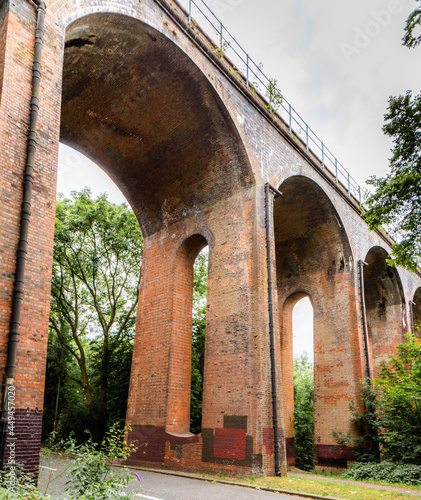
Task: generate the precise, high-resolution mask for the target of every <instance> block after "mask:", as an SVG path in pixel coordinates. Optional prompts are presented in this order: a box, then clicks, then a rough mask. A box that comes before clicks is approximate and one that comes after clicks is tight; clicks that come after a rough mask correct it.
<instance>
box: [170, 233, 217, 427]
mask: <svg viewBox="0 0 421 500" xmlns="http://www.w3.org/2000/svg"><path fill="white" fill-rule="evenodd" d="M206 246H207V241H206V239H205V238H204V237H203V236H201V235H194V236H191V237H190V238H188V239H187V240H186V241H185V242H184V243H183V245H182V246H181V248H180V249H179V250H178V252H177V256H176V260H175V274H174V279H175V283H174V297H173V322H174V328H173V331H172V335H171V348H170V366H169V382H168V402H167V425H166V430H167V432H169V433H178V434H183V433H189V432H190V428H191V425H190V409H191V397H190V396H191V374H192V311H193V289H194V263H195V261H196V258H197V256H198V254H199V252H200V251H201V250H202V249H203V248H205V247H206Z"/></svg>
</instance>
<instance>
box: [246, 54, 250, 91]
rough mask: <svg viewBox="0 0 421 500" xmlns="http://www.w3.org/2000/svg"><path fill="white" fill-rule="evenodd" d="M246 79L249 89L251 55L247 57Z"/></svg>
mask: <svg viewBox="0 0 421 500" xmlns="http://www.w3.org/2000/svg"><path fill="white" fill-rule="evenodd" d="M246 78H247V87H248V86H249V55H248V54H247V57H246Z"/></svg>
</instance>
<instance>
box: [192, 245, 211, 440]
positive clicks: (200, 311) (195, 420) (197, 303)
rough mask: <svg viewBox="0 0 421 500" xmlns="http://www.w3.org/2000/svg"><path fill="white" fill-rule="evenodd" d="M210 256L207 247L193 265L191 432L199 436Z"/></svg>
mask: <svg viewBox="0 0 421 500" xmlns="http://www.w3.org/2000/svg"><path fill="white" fill-rule="evenodd" d="M208 256H209V247H207V246H206V247H205V248H203V249H202V250H201V251H200V252H199V254H198V255H197V257H196V260H195V261H194V265H193V328H192V353H191V393H190V432H191V433H192V434H199V433H200V432H201V429H202V407H203V380H204V372H205V341H206V309H207V284H208V268H209V264H208V263H209V259H208Z"/></svg>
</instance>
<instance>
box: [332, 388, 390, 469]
mask: <svg viewBox="0 0 421 500" xmlns="http://www.w3.org/2000/svg"><path fill="white" fill-rule="evenodd" d="M361 396H362V409H361V410H359V409H358V408H357V406H356V404H355V401H351V403H350V405H349V407H350V410H351V414H352V417H351V424H352V426H353V428H354V431H355V434H356V437H354V438H352V437H351V433H350V432H349V433H347V434H343V433H341V432H336V431H334V432H333V433H332V434H333V437H334V438H335V439H336V441H337V442H338V444H339V445H340V446H352V448H353V452H354V455H355V457H356V459H357V461H358V462H371V463H377V462H380V437H379V431H380V426H381V424H380V420H379V411H378V408H377V394H376V392H375V391H374V390H373V388H372V386H371V384H370V382H369V381H365V382H364V383H363V384H361Z"/></svg>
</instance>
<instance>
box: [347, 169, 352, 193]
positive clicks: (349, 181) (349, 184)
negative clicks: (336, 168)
mask: <svg viewBox="0 0 421 500" xmlns="http://www.w3.org/2000/svg"><path fill="white" fill-rule="evenodd" d="M347 174H348V195H349V196H351V180H350V178H349V172H347Z"/></svg>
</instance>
